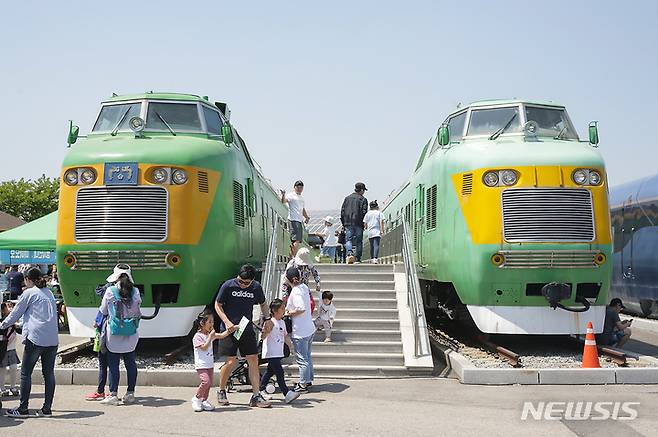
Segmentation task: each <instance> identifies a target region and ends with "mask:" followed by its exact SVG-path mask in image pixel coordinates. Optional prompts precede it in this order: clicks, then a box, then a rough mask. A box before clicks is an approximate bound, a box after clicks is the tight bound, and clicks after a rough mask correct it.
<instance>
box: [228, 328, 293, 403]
mask: <svg viewBox="0 0 658 437" xmlns="http://www.w3.org/2000/svg"><path fill="white" fill-rule="evenodd" d="M253 326H254V327H255V328H256V329H257V330H258V331H262V328H261V327H260V326H257V325H256V324H253ZM262 352H263V341H262V340H259V341H258V365H259V366H260V365H261V364H265V363H267V360H264V359H263V358H262V356H263V354H262ZM283 353H284V357H288V356H290V349H289V348H288V345H284V346H283ZM225 365H226V363H224V364H222V365H221V367H220V369H221V368H222V367H224V366H225ZM247 384H249V365H248V364H247V359H246V358H245V357H242V356H238V364H237V365H236V366H235V369H233V371H232V372H231V374H230V375H229V377H228V382H227V383H226V390H227V391H229V392H231V391H234V389H235V386H236V385H247ZM265 391H266V392H267V393H269V394H272V393H274V392H275V391H276V381H275V379H274V377H272V378H270V381H269V383H268V384H267V386H266V387H265Z"/></svg>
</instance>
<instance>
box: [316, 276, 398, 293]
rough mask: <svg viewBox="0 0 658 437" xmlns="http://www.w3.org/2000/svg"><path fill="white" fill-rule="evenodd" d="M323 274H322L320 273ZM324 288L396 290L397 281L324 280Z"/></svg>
mask: <svg viewBox="0 0 658 437" xmlns="http://www.w3.org/2000/svg"><path fill="white" fill-rule="evenodd" d="M320 276H322V275H320ZM322 288H323V289H324V290H332V291H334V290H336V291H338V290H341V291H342V290H394V289H395V281H360V280H359V281H351V280H344V281H325V280H324V279H323V280H322Z"/></svg>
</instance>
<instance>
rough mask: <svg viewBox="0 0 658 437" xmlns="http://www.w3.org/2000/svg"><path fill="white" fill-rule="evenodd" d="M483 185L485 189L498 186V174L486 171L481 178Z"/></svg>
mask: <svg viewBox="0 0 658 437" xmlns="http://www.w3.org/2000/svg"><path fill="white" fill-rule="evenodd" d="M482 180H483V181H484V185H486V186H487V187H495V186H496V185H498V172H497V171H488V172H486V173H485V174H484V177H483V178H482Z"/></svg>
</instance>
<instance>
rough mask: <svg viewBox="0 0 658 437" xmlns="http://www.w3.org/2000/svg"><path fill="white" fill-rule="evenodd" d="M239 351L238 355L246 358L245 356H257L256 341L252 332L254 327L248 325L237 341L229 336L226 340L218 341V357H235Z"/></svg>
mask: <svg viewBox="0 0 658 437" xmlns="http://www.w3.org/2000/svg"><path fill="white" fill-rule="evenodd" d="M238 351H240V355H241V356H243V357H246V356H247V355H258V339H257V338H256V333H255V332H254V327H253V326H252V325H249V326H248V327H247V329H245V330H244V332H243V333H242V337H240V340H237V339H236V338H235V336H234V335H232V334H231V335H229V336H228V337H226V338H223V339H221V340H219V355H220V356H222V357H236V356H237V355H238Z"/></svg>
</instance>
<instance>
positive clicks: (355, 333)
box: [315, 325, 402, 342]
mask: <svg viewBox="0 0 658 437" xmlns="http://www.w3.org/2000/svg"><path fill="white" fill-rule="evenodd" d="M334 326H335V325H334ZM396 328H397V329H335V330H333V331H332V332H331V338H332V339H333V340H334V341H337V342H342V341H348V342H349V341H354V342H356V341H359V342H370V341H373V342H374V341H401V338H402V336H401V334H400V331H399V330H398V329H399V325H398V326H397V327H396ZM323 338H324V333H323V332H320V331H318V333H317V334H315V339H316V340H317V339H320V340H321V339H323Z"/></svg>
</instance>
